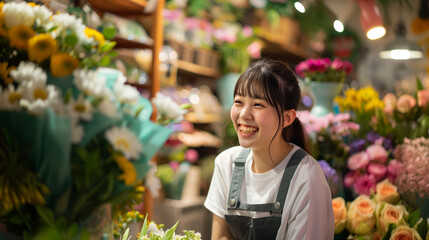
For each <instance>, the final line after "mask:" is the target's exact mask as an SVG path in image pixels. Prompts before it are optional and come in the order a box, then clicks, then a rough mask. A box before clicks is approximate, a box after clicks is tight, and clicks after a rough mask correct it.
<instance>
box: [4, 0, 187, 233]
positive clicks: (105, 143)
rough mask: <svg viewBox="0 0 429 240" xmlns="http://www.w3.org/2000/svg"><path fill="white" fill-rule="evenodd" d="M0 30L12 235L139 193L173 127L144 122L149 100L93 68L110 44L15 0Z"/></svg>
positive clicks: (64, 223) (81, 220) (76, 219)
mask: <svg viewBox="0 0 429 240" xmlns="http://www.w3.org/2000/svg"><path fill="white" fill-rule="evenodd" d="M0 29H1V31H0V44H1V45H2V51H1V52H0V54H1V55H0V59H1V61H5V62H1V63H0V64H1V65H0V70H1V71H2V74H1V75H0V76H1V77H2V79H1V84H0V130H1V132H2V137H1V138H0V141H2V143H7V144H5V145H2V146H1V147H0V172H1V174H2V175H1V176H2V178H3V181H1V182H0V184H1V186H0V188H1V189H8V191H7V192H5V194H4V195H2V201H1V204H3V206H1V207H0V209H1V211H0V219H1V220H2V222H5V223H6V225H7V226H8V227H10V229H9V230H10V231H16V233H17V234H19V235H22V234H24V233H25V234H27V233H30V234H34V233H37V232H38V230H40V229H39V227H40V226H42V225H44V224H48V225H49V226H50V227H52V228H61V230H64V231H68V230H67V229H68V227H71V226H72V225H73V224H80V226H85V220H86V219H88V217H89V216H90V215H91V214H92V213H93V212H95V211H97V209H98V208H100V206H102V205H103V204H106V203H110V204H111V205H112V207H115V206H119V205H121V204H123V203H125V202H128V200H130V199H132V198H134V197H135V196H136V194H140V193H141V191H140V190H138V186H139V185H141V184H142V183H143V182H145V178H146V177H147V175H148V172H149V170H150V169H151V167H152V166H153V165H152V164H150V160H151V158H152V157H153V156H154V154H155V153H156V152H157V151H158V150H159V149H160V147H161V146H162V145H163V144H164V142H165V141H166V140H167V138H168V137H169V136H170V134H171V132H172V130H171V128H169V127H165V126H163V125H161V124H157V123H154V122H152V121H150V117H151V114H152V110H153V109H152V106H151V103H150V101H149V100H148V99H145V98H143V97H142V96H141V95H140V93H139V92H138V91H137V90H136V89H135V88H134V87H131V86H129V85H126V84H125V82H126V78H125V76H124V75H123V74H122V73H121V72H119V71H118V70H115V69H109V68H94V67H96V66H97V64H96V63H101V64H105V63H106V62H108V58H109V57H110V56H113V55H112V54H111V52H110V51H109V50H110V49H111V48H112V47H113V46H114V43H110V42H109V41H107V40H105V39H104V37H103V35H102V34H100V33H99V32H97V31H95V30H92V29H89V28H86V26H85V25H83V24H82V22H81V20H80V19H77V18H76V17H74V16H72V15H68V14H66V13H60V14H52V13H51V12H50V11H49V10H48V9H46V8H45V7H44V6H37V5H30V4H26V3H20V2H18V3H17V2H11V3H0ZM33 51H36V52H35V53H34V54H33ZM37 51H40V52H37ZM176 118H180V116H179V115H177V116H176ZM3 133H4V134H3ZM11 159H13V161H11ZM17 173H22V175H21V174H17ZM152 175H153V173H152ZM149 182H150V181H149ZM30 195H31V196H30ZM39 216H40V218H39ZM58 218H59V219H61V221H59V222H61V224H58V225H55V224H53V223H55V222H56V221H57V220H58ZM10 219H15V220H14V221H9V220H10ZM16 219H17V220H16ZM3 220H5V221H3ZM30 223H31V224H30ZM30 225H31V226H34V227H31V228H30V227H29V226H30ZM72 228H73V227H72ZM73 229H74V228H73Z"/></svg>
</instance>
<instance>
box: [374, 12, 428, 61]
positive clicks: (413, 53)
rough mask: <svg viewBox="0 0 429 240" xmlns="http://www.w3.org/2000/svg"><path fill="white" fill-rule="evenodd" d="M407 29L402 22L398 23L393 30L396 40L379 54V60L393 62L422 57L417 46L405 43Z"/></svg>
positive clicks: (408, 42) (412, 43)
mask: <svg viewBox="0 0 429 240" xmlns="http://www.w3.org/2000/svg"><path fill="white" fill-rule="evenodd" d="M406 33H407V29H406V28H405V24H404V21H403V20H400V21H399V22H398V25H397V26H396V29H395V36H396V39H395V40H394V41H393V42H391V43H389V44H387V46H386V47H385V49H384V50H383V51H381V52H380V58H383V59H394V60H408V59H419V58H422V57H423V52H422V50H421V49H420V47H419V45H417V44H416V43H414V42H410V41H407V39H406Z"/></svg>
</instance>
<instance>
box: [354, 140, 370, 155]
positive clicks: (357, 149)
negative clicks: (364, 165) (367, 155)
mask: <svg viewBox="0 0 429 240" xmlns="http://www.w3.org/2000/svg"><path fill="white" fill-rule="evenodd" d="M365 143H366V141H365V139H359V140H356V141H354V142H352V143H350V150H351V153H355V152H360V151H362V150H363V148H364V147H365Z"/></svg>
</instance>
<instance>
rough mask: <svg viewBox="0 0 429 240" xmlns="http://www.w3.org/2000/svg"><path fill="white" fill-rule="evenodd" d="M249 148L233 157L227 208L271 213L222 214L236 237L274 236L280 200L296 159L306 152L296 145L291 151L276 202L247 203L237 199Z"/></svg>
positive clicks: (282, 200)
mask: <svg viewBox="0 0 429 240" xmlns="http://www.w3.org/2000/svg"><path fill="white" fill-rule="evenodd" d="M249 152H250V149H249V148H245V149H243V150H242V151H241V152H240V155H239V156H238V158H237V159H235V160H234V164H235V166H234V172H233V174H232V181H231V187H230V190H229V197H228V199H229V200H228V210H244V211H260V212H270V213H271V216H270V217H263V218H251V217H247V216H238V215H225V220H226V222H227V224H228V227H229V230H230V231H231V234H232V237H233V238H234V239H235V240H240V239H248V240H253V239H264V240H268V239H275V238H276V236H277V231H278V230H279V227H280V224H281V219H282V211H283V204H284V202H285V200H286V195H287V192H288V189H289V185H290V181H291V179H292V177H293V174H294V173H295V170H296V168H297V167H298V164H299V162H300V161H301V159H302V158H303V157H305V156H306V155H307V153H306V152H305V151H304V150H302V149H298V150H297V151H295V153H294V154H293V155H292V157H291V159H290V161H289V162H288V164H287V166H286V169H285V171H284V173H283V177H282V180H281V183H280V188H279V192H278V193H277V197H276V202H275V203H266V204H247V203H241V202H240V200H239V199H238V196H239V195H240V189H241V185H242V183H243V175H244V166H245V162H246V158H247V155H248V154H249Z"/></svg>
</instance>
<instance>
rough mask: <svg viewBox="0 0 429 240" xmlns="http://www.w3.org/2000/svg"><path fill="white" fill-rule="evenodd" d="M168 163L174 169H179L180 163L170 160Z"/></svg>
mask: <svg viewBox="0 0 429 240" xmlns="http://www.w3.org/2000/svg"><path fill="white" fill-rule="evenodd" d="M168 165H170V167H171V168H172V169H173V170H174V171H176V170H177V169H179V166H180V163H179V162H176V161H171V162H169V163H168Z"/></svg>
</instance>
